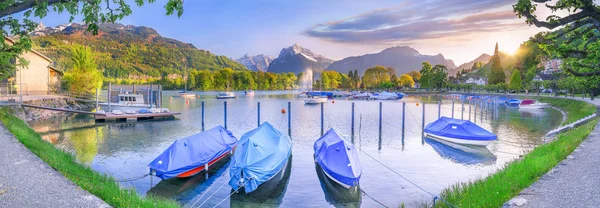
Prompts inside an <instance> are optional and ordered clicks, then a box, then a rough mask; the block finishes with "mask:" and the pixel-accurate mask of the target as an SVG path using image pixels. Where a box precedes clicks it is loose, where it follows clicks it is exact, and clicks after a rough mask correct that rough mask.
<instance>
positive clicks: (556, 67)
mask: <svg viewBox="0 0 600 208" xmlns="http://www.w3.org/2000/svg"><path fill="white" fill-rule="evenodd" d="M561 65H562V59H550V60H548V61H546V62H545V63H544V71H542V73H543V74H552V73H555V72H559V71H560V66H561Z"/></svg>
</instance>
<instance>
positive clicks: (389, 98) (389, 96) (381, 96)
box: [375, 91, 398, 100]
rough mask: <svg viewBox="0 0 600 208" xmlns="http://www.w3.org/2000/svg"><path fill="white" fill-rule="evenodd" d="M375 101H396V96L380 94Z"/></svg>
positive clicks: (394, 94) (387, 93)
mask: <svg viewBox="0 0 600 208" xmlns="http://www.w3.org/2000/svg"><path fill="white" fill-rule="evenodd" d="M375 99H377V100H396V99H398V94H396V93H391V92H385V91H384V92H381V93H379V95H377V96H376V97H375Z"/></svg>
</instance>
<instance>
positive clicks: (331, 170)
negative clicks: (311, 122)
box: [314, 128, 362, 191]
mask: <svg viewBox="0 0 600 208" xmlns="http://www.w3.org/2000/svg"><path fill="white" fill-rule="evenodd" d="M314 151H315V162H316V163H318V164H319V166H320V167H321V169H322V170H323V173H324V174H325V175H326V176H327V178H329V179H330V180H332V181H334V182H335V183H337V184H338V185H340V186H342V187H344V188H346V189H353V190H354V191H358V190H357V187H358V183H359V180H360V176H361V175H362V166H361V164H360V159H359V158H358V153H357V152H356V149H355V147H354V145H352V144H350V143H348V142H346V141H344V139H342V137H341V136H340V135H339V134H338V133H337V132H336V131H335V130H334V129H333V128H331V129H329V131H327V133H325V134H324V135H323V136H322V137H321V138H319V139H317V141H315V144H314Z"/></svg>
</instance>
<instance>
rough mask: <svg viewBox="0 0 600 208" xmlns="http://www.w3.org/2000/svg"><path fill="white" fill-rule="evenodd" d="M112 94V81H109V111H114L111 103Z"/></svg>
mask: <svg viewBox="0 0 600 208" xmlns="http://www.w3.org/2000/svg"><path fill="white" fill-rule="evenodd" d="M111 94H112V83H110V82H109V83H108V112H112V107H111V105H110V103H111V102H112V100H111Z"/></svg>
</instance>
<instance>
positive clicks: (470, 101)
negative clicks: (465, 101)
mask: <svg viewBox="0 0 600 208" xmlns="http://www.w3.org/2000/svg"><path fill="white" fill-rule="evenodd" d="M470 120H471V100H469V121H470Z"/></svg>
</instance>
